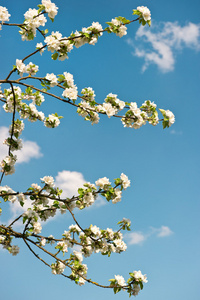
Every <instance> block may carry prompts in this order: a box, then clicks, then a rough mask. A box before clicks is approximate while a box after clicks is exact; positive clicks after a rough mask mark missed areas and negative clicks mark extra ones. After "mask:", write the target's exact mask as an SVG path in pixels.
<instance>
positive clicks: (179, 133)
mask: <svg viewBox="0 0 200 300" xmlns="http://www.w3.org/2000/svg"><path fill="white" fill-rule="evenodd" d="M170 134H174V135H182V134H183V132H182V131H177V130H174V129H172V130H171V131H170Z"/></svg>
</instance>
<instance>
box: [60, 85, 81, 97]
mask: <svg viewBox="0 0 200 300" xmlns="http://www.w3.org/2000/svg"><path fill="white" fill-rule="evenodd" d="M77 95H78V91H77V87H76V86H73V87H70V88H67V89H65V90H64V92H63V93H62V96H63V97H65V98H69V99H71V100H76V99H77Z"/></svg>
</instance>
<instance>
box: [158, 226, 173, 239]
mask: <svg viewBox="0 0 200 300" xmlns="http://www.w3.org/2000/svg"><path fill="white" fill-rule="evenodd" d="M172 234H173V231H171V229H170V228H169V227H167V226H161V228H159V229H158V234H157V237H165V236H169V235H172Z"/></svg>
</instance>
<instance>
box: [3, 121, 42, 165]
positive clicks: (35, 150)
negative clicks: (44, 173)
mask: <svg viewBox="0 0 200 300" xmlns="http://www.w3.org/2000/svg"><path fill="white" fill-rule="evenodd" d="M8 130H9V129H8V128H7V127H5V126H2V127H0V161H1V160H2V159H3V158H4V157H5V156H6V155H8V147H7V146H6V145H4V144H3V141H4V140H5V139H6V138H7V137H8V136H9V134H8ZM14 154H16V155H17V158H18V159H17V163H23V162H29V161H30V160H31V159H32V158H40V157H41V156H43V154H42V153H41V150H40V147H39V146H38V144H37V143H36V142H32V141H23V148H22V149H21V150H19V151H15V152H14Z"/></svg>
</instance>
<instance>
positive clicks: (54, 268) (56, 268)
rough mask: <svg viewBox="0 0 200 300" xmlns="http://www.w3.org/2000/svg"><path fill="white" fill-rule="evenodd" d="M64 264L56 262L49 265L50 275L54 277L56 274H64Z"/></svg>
mask: <svg viewBox="0 0 200 300" xmlns="http://www.w3.org/2000/svg"><path fill="white" fill-rule="evenodd" d="M65 267H66V266H65V264H63V263H62V262H60V261H57V262H56V263H55V264H52V265H51V272H52V274H54V275H56V274H61V273H63V272H64V270H65Z"/></svg>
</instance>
